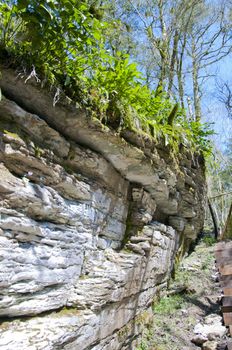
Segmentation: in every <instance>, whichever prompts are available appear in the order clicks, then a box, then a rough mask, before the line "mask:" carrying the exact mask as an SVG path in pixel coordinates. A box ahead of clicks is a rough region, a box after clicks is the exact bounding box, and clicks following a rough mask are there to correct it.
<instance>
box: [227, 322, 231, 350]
mask: <svg viewBox="0 0 232 350" xmlns="http://www.w3.org/2000/svg"><path fill="white" fill-rule="evenodd" d="M230 327H231V326H230ZM230 334H231V328H230ZM227 350H232V341H231V340H228V341H227Z"/></svg>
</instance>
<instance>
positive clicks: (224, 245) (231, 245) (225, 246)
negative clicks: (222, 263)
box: [214, 241, 232, 252]
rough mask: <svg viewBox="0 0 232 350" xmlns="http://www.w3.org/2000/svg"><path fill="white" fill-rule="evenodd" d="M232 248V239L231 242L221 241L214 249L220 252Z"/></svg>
mask: <svg viewBox="0 0 232 350" xmlns="http://www.w3.org/2000/svg"><path fill="white" fill-rule="evenodd" d="M230 248H232V241H229V242H219V243H217V244H216V246H215V248H214V251H215V252H219V251H222V250H225V249H230Z"/></svg>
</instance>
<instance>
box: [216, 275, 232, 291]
mask: <svg viewBox="0 0 232 350" xmlns="http://www.w3.org/2000/svg"><path fill="white" fill-rule="evenodd" d="M219 284H220V286H221V287H222V288H232V276H231V275H228V276H221V277H220V281H219Z"/></svg>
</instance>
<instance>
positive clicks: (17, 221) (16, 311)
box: [0, 69, 205, 350]
mask: <svg viewBox="0 0 232 350" xmlns="http://www.w3.org/2000/svg"><path fill="white" fill-rule="evenodd" d="M1 89H2V92H3V94H5V95H6V96H8V99H7V98H6V97H3V98H2V101H1V102H0V317H1V319H2V321H3V320H4V322H3V323H2V325H1V327H0V348H1V349H3V350H16V349H17V350H18V349H22V350H26V349H29V350H32V349H33V350H35V349H37V350H38V349H39V350H40V349H41V350H42V349H44V350H45V349H46V350H48V349H67V350H70V349H75V350H84V349H86V350H87V349H92V350H119V349H124V350H126V349H130V348H131V346H132V348H134V347H135V346H136V344H137V342H138V339H139V336H140V335H141V334H142V332H143V328H144V326H145V325H146V324H147V323H149V320H150V318H151V304H152V302H153V299H154V297H155V296H156V294H157V293H158V292H159V291H160V290H161V289H162V288H165V286H166V284H167V281H168V279H169V276H170V272H171V270H172V267H173V261H174V256H175V254H176V252H177V251H178V248H179V247H185V249H187V247H188V245H189V244H190V243H191V241H192V240H193V239H195V237H196V236H197V234H198V232H199V231H200V230H201V227H202V224H203V215H204V191H205V182H204V171H203V166H202V165H199V157H198V156H192V155H189V154H188V152H187V150H185V151H184V153H183V154H182V155H181V157H180V159H177V158H175V157H173V156H172V155H171V154H170V152H169V151H168V150H166V149H165V148H163V146H162V147H161V146H160V147H158V146H157V145H155V144H154V141H152V140H150V139H142V136H139V135H137V134H136V133H133V132H129V131H128V132H124V133H122V135H121V136H120V135H118V134H116V133H115V132H113V131H111V130H109V129H105V128H101V127H99V124H96V123H94V121H91V120H89V119H88V118H87V117H86V116H85V114H84V111H79V110H78V109H76V108H74V106H69V105H66V104H65V101H61V102H60V103H59V104H57V106H56V107H53V105H52V97H51V96H49V93H48V92H45V91H43V90H42V89H40V88H38V87H37V86H36V85H35V84H25V83H24V81H23V80H22V79H20V78H16V75H15V74H14V73H13V72H11V71H10V70H7V71H5V70H4V69H3V70H2V78H1ZM143 137H144V136H143ZM25 316H31V318H25Z"/></svg>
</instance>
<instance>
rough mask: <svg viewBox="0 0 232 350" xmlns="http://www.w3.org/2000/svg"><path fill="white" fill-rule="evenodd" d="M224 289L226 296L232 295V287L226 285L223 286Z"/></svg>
mask: <svg viewBox="0 0 232 350" xmlns="http://www.w3.org/2000/svg"><path fill="white" fill-rule="evenodd" d="M222 291H223V294H224V295H225V296H228V297H232V287H228V286H226V287H224V288H222ZM231 324H232V322H231Z"/></svg>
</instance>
